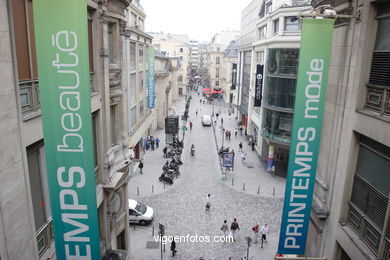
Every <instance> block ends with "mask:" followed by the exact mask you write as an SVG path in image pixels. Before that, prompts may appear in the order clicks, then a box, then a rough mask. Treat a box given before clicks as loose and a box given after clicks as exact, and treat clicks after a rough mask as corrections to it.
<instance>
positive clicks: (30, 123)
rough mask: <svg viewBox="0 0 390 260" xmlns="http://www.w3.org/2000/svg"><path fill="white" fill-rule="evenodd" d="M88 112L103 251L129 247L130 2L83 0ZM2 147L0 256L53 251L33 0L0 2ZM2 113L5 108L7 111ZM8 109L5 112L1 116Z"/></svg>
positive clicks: (35, 256) (45, 254)
mask: <svg viewBox="0 0 390 260" xmlns="http://www.w3.org/2000/svg"><path fill="white" fill-rule="evenodd" d="M87 4H88V13H87V14H86V17H87V19H88V43H89V57H90V58H89V61H90V62H89V65H90V90H91V116H92V123H93V140H94V163H95V176H96V196H97V211H98V216H99V223H100V226H99V236H100V245H101V253H102V254H104V253H105V252H106V251H108V250H111V249H125V250H126V249H128V248H129V240H128V237H129V231H128V226H129V225H128V214H127V211H128V209H127V194H128V192H127V182H128V164H129V161H130V153H129V135H128V132H129V129H128V113H127V94H126V93H127V77H126V73H125V71H124V68H125V64H126V63H125V59H124V57H125V55H124V54H125V45H124V44H123V43H124V40H125V38H126V37H127V36H126V35H125V31H126V30H125V29H126V13H125V11H126V9H127V8H128V6H129V4H130V1H127V0H117V1H92V0H89V1H87ZM0 7H1V8H0V12H1V19H2V22H1V38H0V41H1V45H2V46H4V48H3V47H2V48H1V51H5V52H4V53H3V52H2V55H1V57H0V60H1V61H2V63H1V64H2V67H1V73H2V74H4V75H3V85H2V86H3V87H2V89H1V90H0V91H1V99H2V104H3V105H5V108H4V109H3V110H2V112H1V113H2V115H4V116H2V117H1V118H2V120H1V122H0V125H1V127H0V128H1V129H2V133H3V135H2V137H1V143H2V147H8V148H7V151H6V150H3V152H2V153H1V160H0V180H1V181H0V191H1V192H0V202H1V203H0V219H1V221H0V242H1V243H0V257H1V259H3V260H4V259H5V260H7V259H20V260H23V259H28V260H30V259H47V258H49V257H51V256H52V255H54V254H55V249H54V240H53V229H52V217H51V211H50V203H49V196H48V187H47V174H48V173H47V172H46V167H45V165H46V162H45V156H44V143H45V142H44V138H43V132H42V117H41V111H40V99H39V75H38V73H37V65H36V64H37V62H36V54H35V39H34V23H33V17H32V15H33V12H32V1H31V0H16V1H6V0H1V1H0ZM4 112H7V114H5V113H4ZM5 115H6V116H5Z"/></svg>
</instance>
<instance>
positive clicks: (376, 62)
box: [364, 1, 390, 116]
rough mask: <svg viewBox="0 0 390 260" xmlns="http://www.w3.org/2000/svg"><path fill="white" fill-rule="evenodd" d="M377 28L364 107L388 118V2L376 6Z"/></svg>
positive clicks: (389, 60) (389, 10) (389, 97)
mask: <svg viewBox="0 0 390 260" xmlns="http://www.w3.org/2000/svg"><path fill="white" fill-rule="evenodd" d="M377 10H378V11H377V17H376V18H377V19H378V28H377V33H376V40H375V49H374V52H373V55H372V62H371V71H370V79H369V82H368V84H367V92H366V99H365V105H364V107H365V108H366V109H370V110H373V111H376V112H378V113H379V114H381V115H386V116H390V33H389V31H390V1H387V2H385V3H383V4H380V5H378V6H377Z"/></svg>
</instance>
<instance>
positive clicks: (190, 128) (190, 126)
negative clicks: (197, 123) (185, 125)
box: [190, 121, 192, 130]
mask: <svg viewBox="0 0 390 260" xmlns="http://www.w3.org/2000/svg"><path fill="white" fill-rule="evenodd" d="M190 130H192V121H190Z"/></svg>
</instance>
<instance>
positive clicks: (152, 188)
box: [152, 184, 154, 193]
mask: <svg viewBox="0 0 390 260" xmlns="http://www.w3.org/2000/svg"><path fill="white" fill-rule="evenodd" d="M152 193H154V186H153V184H152Z"/></svg>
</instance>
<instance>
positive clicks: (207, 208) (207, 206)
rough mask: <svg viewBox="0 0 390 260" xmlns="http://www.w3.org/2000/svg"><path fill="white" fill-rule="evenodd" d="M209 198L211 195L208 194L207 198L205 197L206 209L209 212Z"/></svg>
mask: <svg viewBox="0 0 390 260" xmlns="http://www.w3.org/2000/svg"><path fill="white" fill-rule="evenodd" d="M210 198H211V195H210V194H208V195H207V198H206V211H207V212H210V207H211V203H210Z"/></svg>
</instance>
